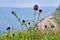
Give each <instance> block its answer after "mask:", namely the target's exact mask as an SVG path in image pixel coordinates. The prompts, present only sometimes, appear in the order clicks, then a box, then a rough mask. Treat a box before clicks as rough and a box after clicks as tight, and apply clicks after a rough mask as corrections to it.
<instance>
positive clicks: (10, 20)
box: [0, 7, 56, 32]
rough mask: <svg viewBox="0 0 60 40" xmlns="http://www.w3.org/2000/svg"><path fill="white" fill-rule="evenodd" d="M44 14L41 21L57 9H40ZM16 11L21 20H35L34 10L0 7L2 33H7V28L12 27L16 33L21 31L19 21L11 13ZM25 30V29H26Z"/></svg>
mask: <svg viewBox="0 0 60 40" xmlns="http://www.w3.org/2000/svg"><path fill="white" fill-rule="evenodd" d="M39 9H42V13H41V16H40V19H42V18H44V17H46V16H49V15H51V14H52V13H53V12H54V11H55V9H56V7H40V8H39ZM13 10H14V11H15V12H16V14H17V15H18V16H19V18H20V19H21V20H23V19H25V20H28V19H33V17H34V16H33V14H34V10H33V8H10V7H0V31H1V32H2V31H6V28H7V27H11V30H12V26H13V29H14V31H18V30H21V27H20V24H19V22H18V20H17V19H16V18H15V17H14V16H13V15H12V13H11V11H13ZM37 13H38V11H37ZM24 29H25V28H24Z"/></svg>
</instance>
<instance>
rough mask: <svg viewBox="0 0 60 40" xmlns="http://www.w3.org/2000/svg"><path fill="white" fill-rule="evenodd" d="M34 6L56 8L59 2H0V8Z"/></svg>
mask: <svg viewBox="0 0 60 40" xmlns="http://www.w3.org/2000/svg"><path fill="white" fill-rule="evenodd" d="M35 4H38V5H39V6H45V7H46V6H49V7H50V6H51V7H57V6H58V5H59V4H60V0H0V7H33V5H35Z"/></svg>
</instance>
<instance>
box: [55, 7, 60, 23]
mask: <svg viewBox="0 0 60 40" xmlns="http://www.w3.org/2000/svg"><path fill="white" fill-rule="evenodd" d="M55 19H56V21H57V23H58V24H60V8H57V9H56V13H55Z"/></svg>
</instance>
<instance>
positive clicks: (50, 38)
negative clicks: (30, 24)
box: [0, 30, 60, 40]
mask: <svg viewBox="0 0 60 40" xmlns="http://www.w3.org/2000/svg"><path fill="white" fill-rule="evenodd" d="M13 34H14V35H13ZM0 40H60V34H59V35H54V34H53V33H52V32H51V31H50V30H46V31H44V32H43V33H42V34H38V32H37V31H35V30H33V31H31V32H29V31H18V32H14V33H12V32H9V34H8V33H7V32H6V33H4V34H2V35H0Z"/></svg>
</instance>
